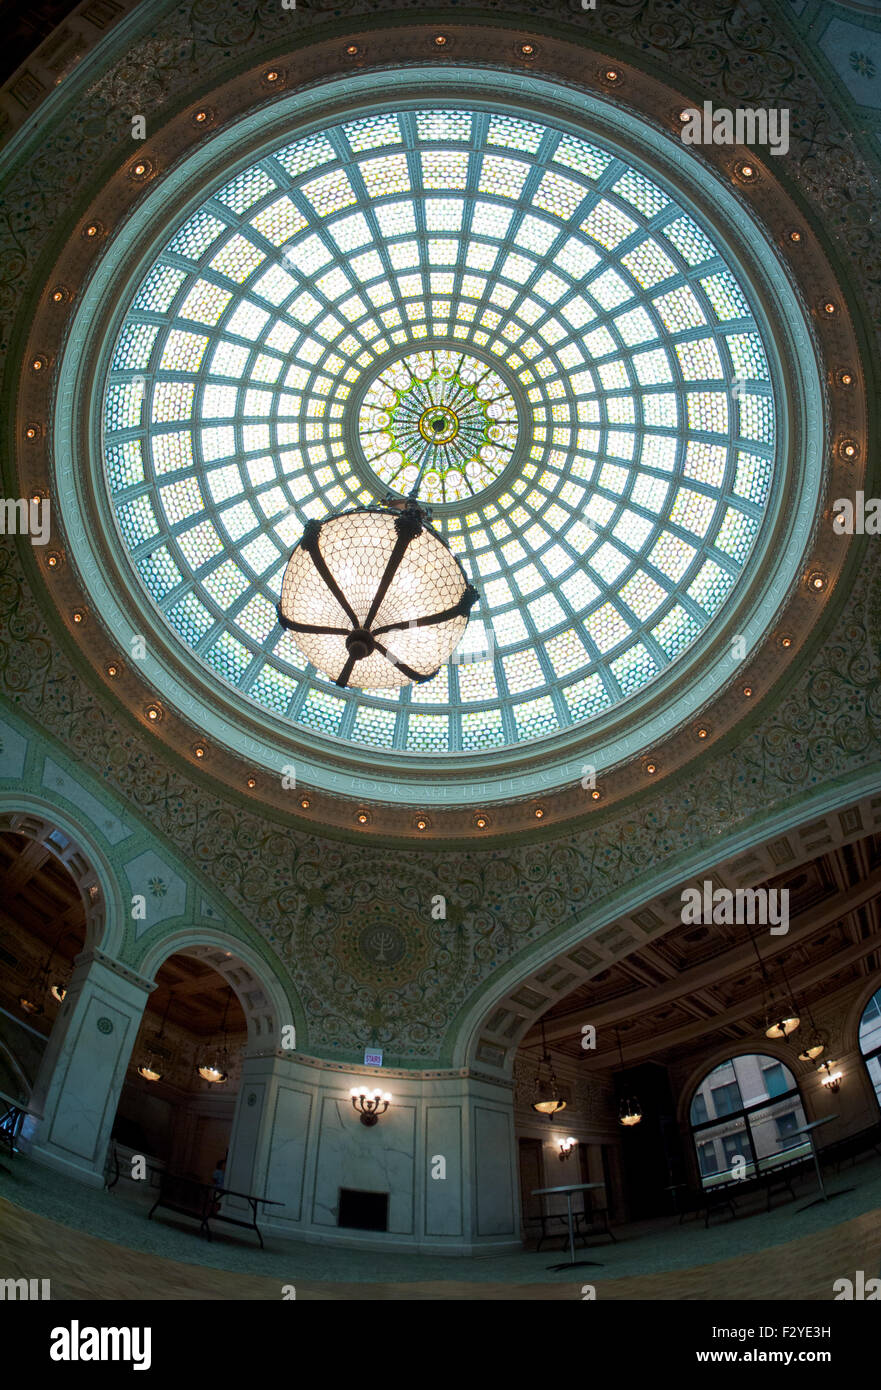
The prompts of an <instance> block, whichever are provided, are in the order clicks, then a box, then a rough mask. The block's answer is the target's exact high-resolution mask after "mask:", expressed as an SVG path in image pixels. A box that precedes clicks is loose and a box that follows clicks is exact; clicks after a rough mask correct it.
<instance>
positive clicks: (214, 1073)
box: [196, 986, 232, 1085]
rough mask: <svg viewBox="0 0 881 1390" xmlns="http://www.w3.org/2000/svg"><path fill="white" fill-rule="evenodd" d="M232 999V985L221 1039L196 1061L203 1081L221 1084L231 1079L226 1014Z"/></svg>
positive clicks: (225, 1010)
mask: <svg viewBox="0 0 881 1390" xmlns="http://www.w3.org/2000/svg"><path fill="white" fill-rule="evenodd" d="M231 999H232V987H231V986H230V991H229V994H228V995H227V997H226V1005H225V1007H224V1010H223V1023H222V1024H221V1041H220V1043H219V1044H218V1045H217V1046H215V1047H213V1048H206V1049H205V1051H204V1053H202V1060H201V1062H197V1063H196V1071H197V1072H198V1073H199V1075H200V1076H201V1078H202V1080H203V1081H210V1082H212V1084H214V1085H219V1084H220V1083H221V1082H223V1081H228V1080H229V1049H228V1048H227V1045H226V1015H227V1013H228V1012H229V1002H230V1000H231Z"/></svg>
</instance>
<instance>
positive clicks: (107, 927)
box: [0, 792, 125, 957]
mask: <svg viewBox="0 0 881 1390" xmlns="http://www.w3.org/2000/svg"><path fill="white" fill-rule="evenodd" d="M0 830H6V831H12V832H13V833H14V834H16V835H24V836H26V837H27V838H28V839H29V840H34V841H36V842H37V843H38V844H41V845H43V846H44V847H45V848H46V849H47V850H48V852H49V853H50V854H52V855H53V856H54V858H56V859H57V860H58V861H59V863H61V864H63V865H64V867H65V868H66V869H67V871H68V873H69V874H70V876H71V878H72V879H73V881H74V883H75V884H76V886H77V888H78V889H79V892H80V895H81V897H82V900H83V906H84V907H85V913H86V938H85V943H84V950H87V951H89V950H100V951H103V952H104V953H105V955H108V956H113V957H116V956H117V955H118V954H119V951H120V949H121V947H122V941H123V935H124V931H125V908H124V905H123V894H122V891H121V888H120V884H119V880H118V878H117V875H116V872H115V871H114V869H113V867H112V865H111V864H110V862H109V860H108V859H107V857H106V855H105V854H104V851H103V850H102V849H101V848H100V846H99V845H98V843H97V841H96V840H95V838H94V836H93V835H92V833H91V832H90V831H88V830H86V829H84V827H83V826H82V825H81V824H80V823H79V822H77V821H76V820H74V819H73V817H72V816H70V815H68V813H67V812H66V811H62V810H60V809H59V808H58V807H56V806H54V805H53V804H52V803H51V802H50V801H48V800H46V799H44V798H43V797H39V796H34V795H32V794H30V793H28V794H27V795H23V794H21V793H17V794H16V793H8V792H5V793H0Z"/></svg>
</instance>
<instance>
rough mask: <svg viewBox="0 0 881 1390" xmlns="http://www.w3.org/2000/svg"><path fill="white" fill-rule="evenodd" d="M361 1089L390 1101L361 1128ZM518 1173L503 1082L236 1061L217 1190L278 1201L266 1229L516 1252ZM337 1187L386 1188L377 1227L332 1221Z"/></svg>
mask: <svg viewBox="0 0 881 1390" xmlns="http://www.w3.org/2000/svg"><path fill="white" fill-rule="evenodd" d="M362 1084H363V1085H366V1086H368V1087H370V1088H372V1087H374V1086H376V1087H378V1088H379V1089H381V1090H388V1091H390V1092H391V1093H392V1097H393V1099H392V1104H391V1106H390V1107H389V1109H388V1111H387V1112H386V1113H385V1114H384V1115H383V1116H382V1117H381V1118H380V1119H379V1121H378V1122H377V1124H375V1125H373V1126H370V1127H367V1126H365V1125H363V1124H361V1122H360V1119H359V1117H358V1115H357V1114H356V1113H355V1111H354V1110H353V1108H352V1104H351V1100H350V1096H349V1092H350V1089H351V1087H352V1086H357V1085H362ZM516 1172H517V1169H516V1154H515V1148H514V1126H513V1107H512V1098H511V1092H510V1089H509V1088H507V1087H504V1086H499V1085H498V1084H496V1083H494V1082H488V1081H482V1080H478V1079H476V1078H474V1077H468V1076H460V1075H458V1074H456V1073H455V1072H449V1073H446V1074H438V1073H434V1074H433V1075H431V1076H424V1075H420V1074H419V1073H418V1072H416V1073H409V1072H407V1073H403V1072H394V1071H388V1072H377V1071H366V1070H365V1069H363V1068H355V1067H352V1068H346V1067H343V1066H339V1065H336V1064H333V1063H322V1062H319V1061H305V1060H302V1059H299V1058H297V1057H292V1056H290V1055H274V1054H269V1055H262V1056H260V1055H253V1054H252V1055H251V1056H249V1057H246V1058H245V1059H244V1062H243V1066H242V1082H241V1088H240V1091H239V1095H238V1102H237V1106H236V1116H235V1121H234V1123H233V1133H232V1139H231V1142H230V1155H229V1161H228V1164H227V1185H228V1186H229V1187H231V1188H234V1189H238V1190H239V1191H242V1192H253V1193H259V1194H261V1195H263V1196H266V1197H270V1198H272V1199H274V1200H276V1201H278V1202H280V1203H282V1204H283V1205H281V1206H278V1207H267V1208H265V1210H263V1212H262V1214H261V1217H260V1222H261V1227H262V1228H263V1229H264V1230H266V1231H271V1232H272V1233H274V1234H278V1235H288V1236H290V1237H292V1238H295V1239H299V1240H307V1241H314V1242H318V1241H320V1242H321V1243H323V1244H326V1243H331V1244H338V1245H349V1246H359V1247H361V1248H365V1249H395V1250H414V1251H431V1252H433V1253H437V1254H450V1255H462V1254H469V1253H472V1252H474V1251H479V1250H486V1251H489V1250H516V1249H519V1248H520V1244H521V1242H520V1230H519V1215H518V1201H519V1198H518V1194H517V1176H516ZM342 1188H351V1189H355V1190H356V1191H360V1192H372V1193H383V1194H387V1195H388V1224H387V1229H386V1230H385V1231H382V1232H378V1231H361V1230H355V1229H352V1228H346V1227H342V1226H340V1224H339V1207H340V1189H342ZM226 1201H227V1203H229V1204H230V1207H231V1206H232V1204H233V1199H232V1198H227V1199H226Z"/></svg>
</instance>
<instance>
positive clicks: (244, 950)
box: [138, 926, 294, 1053]
mask: <svg viewBox="0 0 881 1390" xmlns="http://www.w3.org/2000/svg"><path fill="white" fill-rule="evenodd" d="M174 955H184V956H192V957H194V959H196V960H199V961H201V962H202V963H203V964H204V965H210V966H211V968H212V970H216V971H217V973H218V974H219V975H221V976H222V977H223V979H224V980H226V982H227V984H228V985H229V986H230V988H231V989H232V990H233V992H234V994H235V995H236V998H237V999H238V1001H239V1003H240V1005H241V1007H242V1012H243V1013H244V1015H245V1018H246V1020H247V1024H248V1049H249V1051H252V1052H253V1051H260V1052H263V1053H270V1052H276V1051H279V1050H281V1038H282V1028H283V1027H284V1026H285V1025H286V1024H293V1023H294V1010H293V1009H292V1007H291V1003H290V1002H289V999H288V994H287V990H286V989H285V986H284V985H283V984H282V982H281V981H280V980H279V979H278V977H277V976H276V974H275V972H274V971H273V970H272V969H271V967H270V966H269V965H267V963H266V962H265V961H264V960H262V959H261V958H260V957H259V956H258V955H257V953H256V952H255V951H254V950H253V949H252V948H251V947H250V946H248V945H246V944H245V943H244V942H242V941H240V940H239V939H238V938H237V937H235V936H233V935H231V934H229V933H227V932H224V931H223V929H222V928H219V927H203V926H199V927H196V926H193V927H182V928H180V929H179V930H177V931H174V932H171V933H170V934H169V935H168V936H166V937H163V938H162V940H161V941H157V942H156V943H155V944H154V945H153V946H152V947H151V948H150V950H149V951H148V952H147V954H146V956H145V957H144V959H143V960H142V961H141V962H140V964H139V966H138V970H139V971H140V973H141V974H142V975H144V976H145V977H146V978H147V979H151V980H155V978H156V974H157V972H158V970H159V969H160V967H161V966H162V965H163V964H164V962H165V961H166V960H168V958H169V956H174ZM287 1050H288V1051H290V1050H292V1049H287Z"/></svg>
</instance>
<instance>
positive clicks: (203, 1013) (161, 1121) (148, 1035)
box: [111, 947, 248, 1182]
mask: <svg viewBox="0 0 881 1390" xmlns="http://www.w3.org/2000/svg"><path fill="white" fill-rule="evenodd" d="M205 949H206V948H199V947H194V948H193V950H192V951H191V952H190V951H179V952H176V953H174V954H173V955H170V956H168V957H167V959H166V960H165V961H164V962H163V964H162V965H161V967H160V968H159V970H158V971H157V974H156V988H155V989H154V990H153V992H152V994H151V995H150V996H149V998H148V1001H147V1007H146V1009H145V1010H144V1016H143V1018H142V1020H141V1026H140V1028H139V1030H138V1035H137V1038H136V1040H135V1044H134V1047H133V1049H132V1053H131V1057H130V1059H129V1063H128V1066H127V1068H126V1076H125V1081H124V1082H123V1086H122V1091H121V1093H120V1097H119V1103H118V1106H117V1111H116V1118H115V1121H114V1125H113V1129H112V1135H111V1137H112V1140H113V1144H112V1152H111V1160H112V1163H113V1168H114V1176H115V1168H116V1163H117V1162H119V1163H120V1169H121V1171H124V1169H125V1161H126V1159H128V1158H130V1157H131V1156H132V1155H134V1154H140V1155H143V1156H144V1158H145V1159H146V1160H147V1162H148V1164H150V1165H152V1166H153V1167H154V1168H155V1169H156V1170H157V1171H158V1170H160V1169H162V1168H168V1169H169V1170H170V1171H173V1172H176V1173H181V1174H183V1175H185V1176H188V1177H194V1178H198V1179H199V1180H200V1181H205V1182H207V1181H210V1180H211V1178H212V1175H213V1173H214V1172H215V1171H216V1169H217V1168H218V1166H220V1164H221V1163H222V1161H224V1160H225V1158H226V1154H227V1151H228V1149H229V1142H230V1136H231V1132H232V1125H233V1118H234V1114H235V1105H236V1097H237V1095H238V1091H239V1086H240V1082H241V1064H242V1054H243V1052H244V1049H245V1046H246V1043H247V1036H248V1026H247V1019H246V1016H245V1012H244V1009H243V1007H242V1003H241V1002H240V999H239V995H238V993H237V991H236V989H235V988H234V986H233V984H232V983H231V982H230V981H229V980H228V979H227V978H225V977H224V975H223V974H221V973H220V971H219V970H217V969H215V968H214V966H213V965H212V964H211V963H210V961H209V960H208V959H206V957H205V954H204V952H205ZM209 954H210V952H209ZM224 959H232V957H231V956H229V957H227V956H225V957H224ZM220 1053H223V1054H225V1056H224V1060H223V1061H221V1059H220V1057H219V1054H220ZM200 1067H201V1072H200V1070H199V1068H200Z"/></svg>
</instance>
